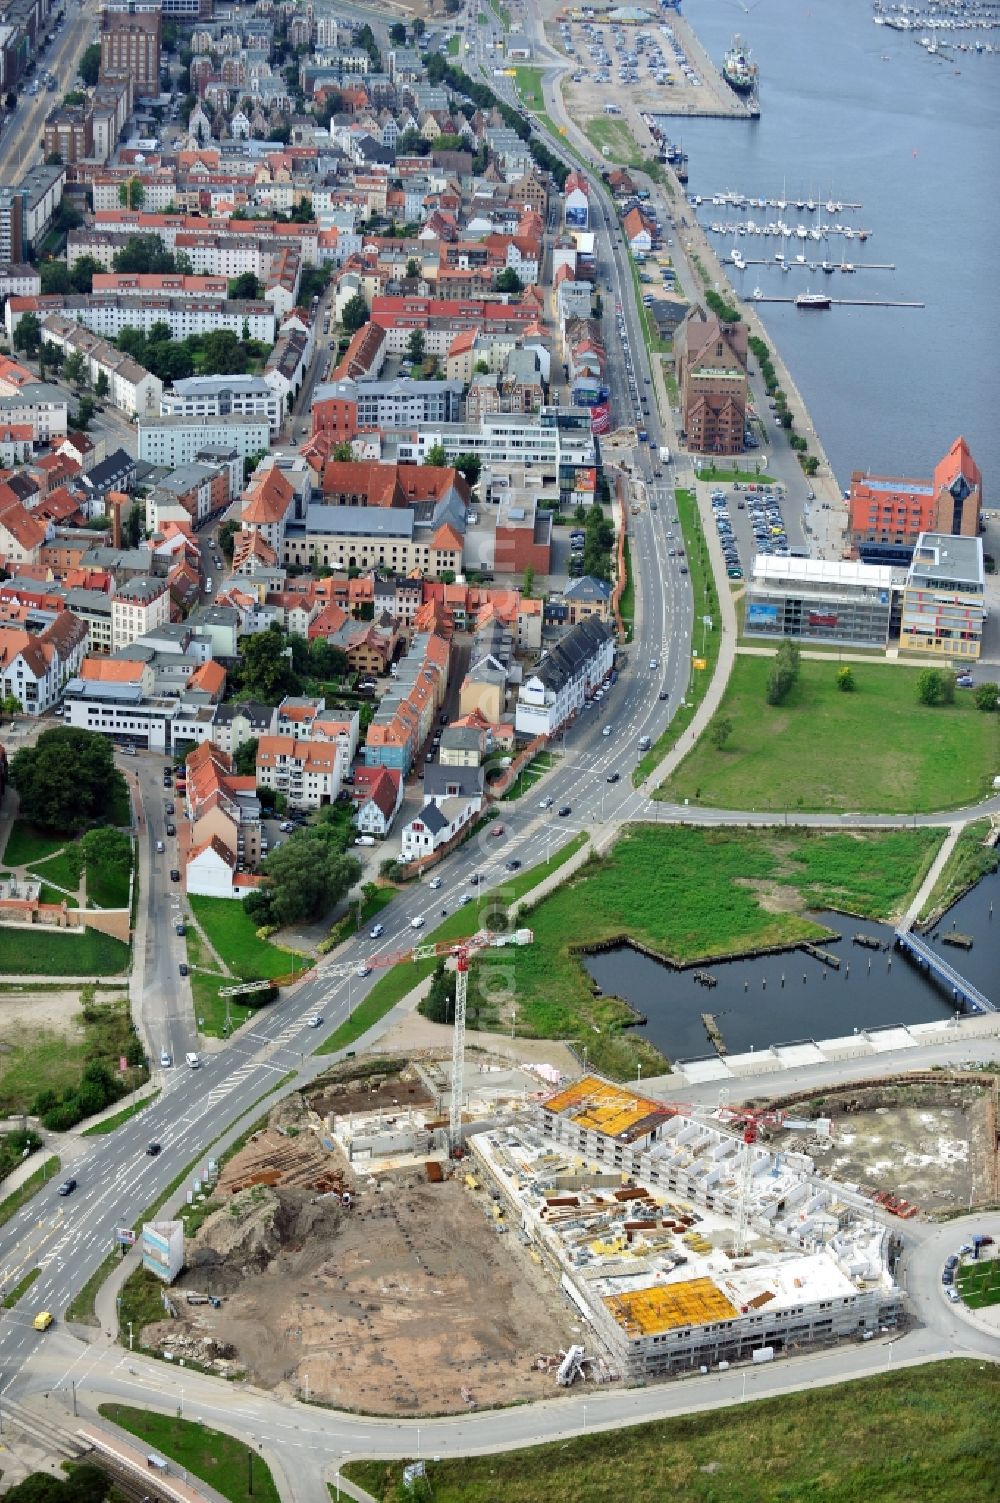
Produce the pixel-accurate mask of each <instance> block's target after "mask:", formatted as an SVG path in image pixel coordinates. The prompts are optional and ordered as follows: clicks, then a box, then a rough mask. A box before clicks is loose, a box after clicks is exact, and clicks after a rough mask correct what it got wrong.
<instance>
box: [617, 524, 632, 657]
mask: <svg viewBox="0 0 1000 1503" xmlns="http://www.w3.org/2000/svg"><path fill="white" fill-rule="evenodd" d="M620 610H621V613H622V621H623V622H624V624H625V637H626V641H629V642H631V640H632V629H633V626H634V624H635V579H634V577H633V574H632V545H631V543H630V542H629V540H628V538H626V539H625V588H624V589H623V590H622V598H621V604H620Z"/></svg>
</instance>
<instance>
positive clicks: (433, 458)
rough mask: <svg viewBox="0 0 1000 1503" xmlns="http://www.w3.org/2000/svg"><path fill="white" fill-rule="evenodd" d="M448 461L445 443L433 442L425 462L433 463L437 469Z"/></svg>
mask: <svg viewBox="0 0 1000 1503" xmlns="http://www.w3.org/2000/svg"><path fill="white" fill-rule="evenodd" d="M447 463H448V456H447V454H446V453H445V452H444V444H431V446H430V448H429V449H428V450H427V457H426V459H425V460H424V464H426V465H431V466H432V467H434V468H437V469H441V468H443V466H445V465H446V464H447Z"/></svg>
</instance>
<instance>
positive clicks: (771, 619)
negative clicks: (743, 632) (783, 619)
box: [747, 601, 780, 626]
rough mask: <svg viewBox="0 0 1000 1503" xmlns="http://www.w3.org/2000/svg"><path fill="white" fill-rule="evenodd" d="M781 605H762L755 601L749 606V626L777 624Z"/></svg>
mask: <svg viewBox="0 0 1000 1503" xmlns="http://www.w3.org/2000/svg"><path fill="white" fill-rule="evenodd" d="M779 614H780V607H779V606H776V605H760V604H757V603H755V602H753V601H751V603H750V604H749V605H748V606H747V626H776V625H777V624H778V616H779Z"/></svg>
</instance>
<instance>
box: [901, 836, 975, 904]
mask: <svg viewBox="0 0 1000 1503" xmlns="http://www.w3.org/2000/svg"><path fill="white" fill-rule="evenodd" d="M963 828H964V827H963V826H962V825H960V824H957V825H952V827H951V829H950V830H949V831H948V833H947V835H946V836H945V838H944V840H942V842H941V845H940V848H939V849H938V853H937V855H936V856H935V857H934V860H933V861H932V862H931V864H930V867H929V868H928V871H927V875H926V877H925V878H924V880H923V881H922V882H921V884H920V887H919V889H918V890H917V893H916V895H915V896H914V899H913V902H912V903H911V904H910V906H909V908H907V910H906V912H905V913H904V914H903V917H902V919H901V920H900V923H899V927H900V929H912V928H913V925H914V924H915V923H916V921H917V919H918V918H919V917H920V914H921V912H922V911H923V909H924V907H925V905H926V904H927V903H928V902H929V901H930V896H931V893H932V892H933V891H934V887H935V885H936V883H937V880H938V878H939V877H940V875H941V873H942V872H943V871H944V868H945V863H946V862H947V861H948V859H949V858H950V856H951V853H952V851H953V850H954V849H955V847H956V845H957V844H958V837H959V836H960V835H961V833H962V830H963Z"/></svg>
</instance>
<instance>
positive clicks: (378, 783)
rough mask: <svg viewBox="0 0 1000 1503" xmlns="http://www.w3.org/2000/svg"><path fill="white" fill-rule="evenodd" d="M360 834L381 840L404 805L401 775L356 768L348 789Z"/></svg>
mask: <svg viewBox="0 0 1000 1503" xmlns="http://www.w3.org/2000/svg"><path fill="white" fill-rule="evenodd" d="M351 798H352V800H353V802H354V809H355V815H354V821H355V824H356V825H357V828H358V833H359V835H374V836H376V837H377V838H378V839H379V840H384V839H385V837H386V835H388V833H389V831H390V830H391V829H392V823H393V820H394V819H395V818H396V814H397V812H398V810H399V806H400V804H401V803H402V802H403V775H402V773H401V772H399V771H398V770H397V769H396V768H391V767H359V768H357V770H356V771H355V773H354V784H353V786H352V788H351Z"/></svg>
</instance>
